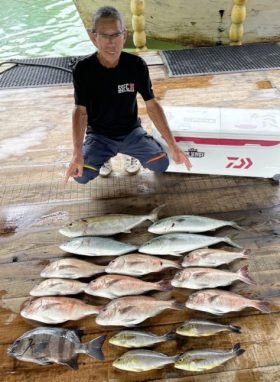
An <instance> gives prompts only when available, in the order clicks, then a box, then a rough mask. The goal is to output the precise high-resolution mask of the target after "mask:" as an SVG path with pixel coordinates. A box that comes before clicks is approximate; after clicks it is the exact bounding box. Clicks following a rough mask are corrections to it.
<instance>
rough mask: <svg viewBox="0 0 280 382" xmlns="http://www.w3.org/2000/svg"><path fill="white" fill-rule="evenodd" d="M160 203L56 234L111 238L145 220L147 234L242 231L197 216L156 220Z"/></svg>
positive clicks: (76, 223)
mask: <svg viewBox="0 0 280 382" xmlns="http://www.w3.org/2000/svg"><path fill="white" fill-rule="evenodd" d="M162 207H164V204H163V205H161V206H159V207H157V208H155V209H153V210H152V212H150V213H149V214H146V215H130V214H107V215H98V216H91V217H86V218H81V219H77V220H74V221H73V222H70V223H68V224H66V225H65V226H63V227H62V228H60V230H59V232H60V233H61V234H62V235H64V236H68V237H78V236H111V235H115V234H118V233H130V232H131V231H130V230H131V229H132V228H134V227H136V226H138V225H140V224H141V223H143V222H144V221H145V220H150V221H151V222H153V224H152V225H151V226H150V227H149V228H148V231H149V232H151V233H155V234H158V235H162V234H166V233H172V232H176V233H178V232H189V233H200V232H206V231H211V230H215V229H218V228H221V227H225V226H230V227H233V228H236V229H243V228H242V227H240V226H239V225H238V224H237V223H236V222H234V221H228V220H221V219H213V218H209V217H205V216H197V215H178V216H170V217H167V218H163V219H160V220H158V213H159V211H160V209H161V208H162Z"/></svg>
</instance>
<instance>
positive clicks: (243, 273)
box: [237, 265, 257, 285]
mask: <svg viewBox="0 0 280 382" xmlns="http://www.w3.org/2000/svg"><path fill="white" fill-rule="evenodd" d="M248 268H249V266H248V265H244V267H242V268H240V269H239V271H238V272H237V274H238V275H239V276H240V280H242V281H244V283H246V284H252V285H256V284H257V282H256V281H255V280H253V279H252V277H251V276H249V269H248Z"/></svg>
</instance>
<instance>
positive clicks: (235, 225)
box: [230, 222, 246, 231]
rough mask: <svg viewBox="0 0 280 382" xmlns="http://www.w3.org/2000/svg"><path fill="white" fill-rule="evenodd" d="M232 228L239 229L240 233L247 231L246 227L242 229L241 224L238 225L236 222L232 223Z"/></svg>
mask: <svg viewBox="0 0 280 382" xmlns="http://www.w3.org/2000/svg"><path fill="white" fill-rule="evenodd" d="M230 226H231V227H233V228H236V229H239V230H240V231H245V229H246V228H244V227H241V226H240V225H239V224H237V223H236V222H232V223H231V224H230Z"/></svg>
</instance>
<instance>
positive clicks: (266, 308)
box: [252, 300, 270, 313]
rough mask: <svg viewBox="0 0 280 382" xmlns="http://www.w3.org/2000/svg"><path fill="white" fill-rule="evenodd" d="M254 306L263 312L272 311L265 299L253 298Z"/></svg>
mask: <svg viewBox="0 0 280 382" xmlns="http://www.w3.org/2000/svg"><path fill="white" fill-rule="evenodd" d="M252 302H253V303H254V305H253V306H254V307H255V308H256V309H258V310H260V311H261V312H263V313H270V309H269V302H268V301H264V300H253V301H252Z"/></svg>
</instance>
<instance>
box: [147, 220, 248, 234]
mask: <svg viewBox="0 0 280 382" xmlns="http://www.w3.org/2000/svg"><path fill="white" fill-rule="evenodd" d="M226 226H231V227H233V228H236V229H244V228H242V227H240V226H239V225H238V224H237V223H235V222H234V221H227V220H220V219H213V218H208V217H204V216H196V215H178V216H170V217H167V218H164V219H159V220H157V221H156V222H155V223H153V224H152V225H151V226H150V227H149V228H148V231H149V232H151V233H155V234H157V235H163V234H166V233H173V232H190V233H200V232H206V231H212V230H215V229H217V228H221V227H226Z"/></svg>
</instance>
